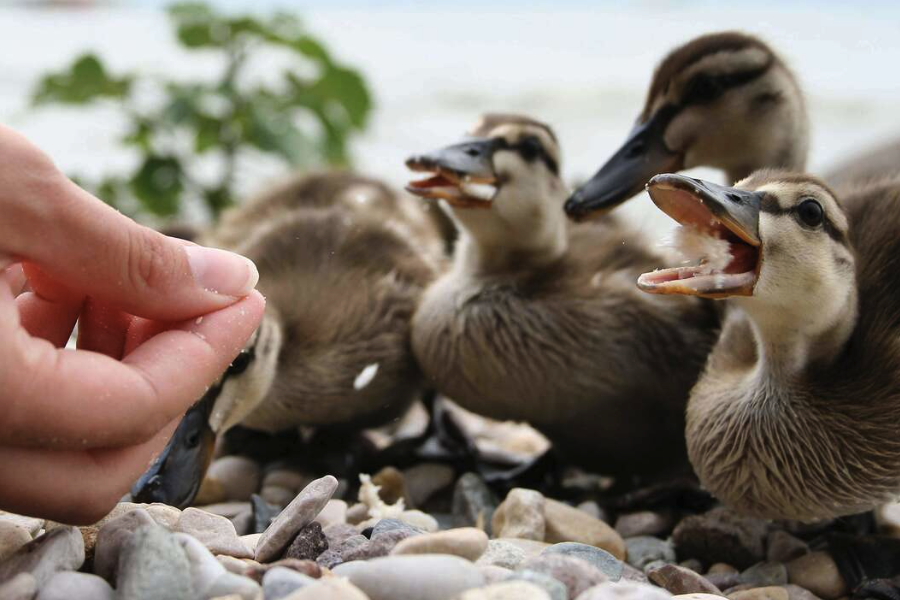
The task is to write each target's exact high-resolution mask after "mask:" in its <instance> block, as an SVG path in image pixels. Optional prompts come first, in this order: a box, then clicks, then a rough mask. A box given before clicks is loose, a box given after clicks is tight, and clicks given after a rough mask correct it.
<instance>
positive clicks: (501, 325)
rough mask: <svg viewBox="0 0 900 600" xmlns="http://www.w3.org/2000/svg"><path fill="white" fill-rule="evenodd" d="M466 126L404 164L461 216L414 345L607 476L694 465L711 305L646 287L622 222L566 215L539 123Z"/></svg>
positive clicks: (549, 140) (422, 187) (476, 405)
mask: <svg viewBox="0 0 900 600" xmlns="http://www.w3.org/2000/svg"><path fill="white" fill-rule="evenodd" d="M472 136H474V137H472V138H469V139H467V140H466V141H464V142H463V143H460V144H457V145H452V146H449V147H446V148H444V149H442V150H438V151H436V152H433V153H430V154H423V155H419V156H414V157H412V158H410V159H409V160H408V161H407V165H408V166H409V168H411V169H412V170H414V171H421V172H425V173H427V174H428V175H429V177H428V178H426V179H423V180H420V181H414V182H412V183H411V184H410V186H409V187H408V188H407V189H408V190H409V191H411V192H412V193H414V194H417V195H419V196H421V197H423V198H432V199H439V200H441V201H442V204H444V205H445V206H446V208H447V210H448V211H449V213H450V215H451V217H452V218H453V220H454V221H455V222H456V225H457V227H458V228H459V240H458V242H457V245H456V248H455V251H454V256H453V265H452V267H451V268H450V270H449V271H448V272H447V273H446V274H444V275H443V276H442V277H440V278H439V279H438V280H437V281H435V282H434V283H433V284H432V285H431V286H430V287H429V288H428V290H427V291H426V292H425V294H424V296H423V298H422V302H421V304H420V306H419V309H418V310H417V311H416V313H415V316H414V318H413V324H412V344H413V350H414V352H415V355H416V358H417V359H418V360H419V364H420V365H421V367H422V369H423V371H424V372H425V374H426V376H427V377H428V378H429V379H430V380H431V382H433V384H434V385H435V386H436V388H437V389H438V390H439V391H441V392H443V393H444V394H446V395H447V396H448V397H450V398H452V399H453V400H455V401H456V402H458V403H459V404H461V405H462V406H463V407H465V408H467V409H469V410H472V411H474V412H477V413H480V414H483V415H487V416H490V417H494V418H499V419H514V420H524V421H528V422H529V423H531V424H532V425H534V426H536V427H537V428H539V429H541V430H542V431H543V432H544V433H546V434H547V435H548V436H549V437H550V438H551V439H552V440H553V441H554V442H555V444H556V446H557V448H559V449H560V450H562V451H563V452H564V453H566V454H568V455H569V457H570V458H572V459H574V460H576V461H578V462H581V463H582V464H585V465H589V466H590V467H592V468H597V469H600V470H602V471H603V472H607V473H613V474H628V475H635V474H660V473H664V472H674V471H677V470H679V469H681V468H686V466H687V461H686V454H685V450H684V434H683V431H684V429H683V426H684V407H685V403H686V400H687V397H688V392H689V390H690V388H691V386H692V385H693V384H694V382H695V381H696V378H697V376H698V374H699V370H700V368H701V366H702V364H703V362H704V361H705V358H706V355H707V352H708V351H709V349H710V347H711V344H712V343H713V341H714V339H715V336H716V333H717V319H716V316H715V314H714V311H713V310H712V308H711V306H710V305H709V304H708V303H706V302H705V301H701V300H699V299H696V298H681V299H679V300H678V301H675V302H668V301H667V300H662V301H660V299H656V298H653V297H651V296H647V295H644V294H641V293H640V292H639V291H638V290H637V289H636V288H635V286H634V278H635V277H636V275H637V274H638V273H639V272H641V271H642V270H646V268H647V267H648V265H650V264H653V262H654V261H656V260H658V258H656V257H655V256H654V255H653V254H652V253H651V252H649V251H648V250H647V244H645V243H643V242H642V241H641V240H640V239H639V237H638V236H637V235H636V234H635V233H634V232H631V231H627V230H625V229H624V228H623V227H622V226H620V225H619V224H617V223H616V221H614V220H612V219H610V218H606V219H602V220H599V221H595V222H591V223H587V224H581V225H570V224H569V222H568V221H567V219H566V218H565V215H564V213H563V211H562V204H563V201H564V200H565V198H566V195H567V193H568V192H567V189H566V187H565V185H564V184H563V182H562V180H561V179H560V176H559V165H560V155H559V146H558V143H557V140H556V136H555V135H554V133H553V131H552V130H551V129H550V128H549V127H548V126H547V125H545V124H543V123H540V122H537V121H534V120H532V119H529V118H527V117H522V116H516V115H487V116H485V117H484V118H482V120H481V121H480V122H479V124H478V125H477V126H476V127H475V128H474V130H473V131H472Z"/></svg>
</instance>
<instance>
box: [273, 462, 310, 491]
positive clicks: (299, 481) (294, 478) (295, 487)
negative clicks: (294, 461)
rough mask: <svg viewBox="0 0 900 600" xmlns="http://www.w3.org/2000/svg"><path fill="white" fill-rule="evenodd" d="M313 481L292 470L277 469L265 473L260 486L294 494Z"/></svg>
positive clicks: (307, 476)
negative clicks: (273, 487) (282, 489)
mask: <svg viewBox="0 0 900 600" xmlns="http://www.w3.org/2000/svg"><path fill="white" fill-rule="evenodd" d="M312 480H313V478H312V477H310V476H309V475H304V474H303V473H301V472H300V471H297V470H294V469H286V468H278V469H272V470H270V471H267V472H266V474H265V475H264V476H263V480H262V486H261V487H266V486H275V487H280V488H284V489H286V490H290V491H291V492H293V493H294V494H296V493H297V492H299V491H300V490H302V489H303V488H305V487H306V486H307V485H309V483H310V482H311V481H312Z"/></svg>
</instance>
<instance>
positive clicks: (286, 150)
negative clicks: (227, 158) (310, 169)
mask: <svg viewBox="0 0 900 600" xmlns="http://www.w3.org/2000/svg"><path fill="white" fill-rule="evenodd" d="M243 133H244V140H245V141H246V142H247V143H249V144H251V145H253V146H255V147H257V148H259V149H260V150H264V151H266V152H272V153H274V154H278V155H279V156H281V157H282V158H284V159H285V160H286V161H287V162H288V163H289V164H291V165H300V164H304V163H306V162H308V160H309V156H308V155H309V151H310V144H309V142H308V140H307V139H306V136H305V135H304V134H303V132H302V131H300V129H299V128H297V126H296V125H295V124H294V123H293V122H292V121H291V120H290V118H288V117H287V116H286V115H284V114H282V113H280V112H279V111H277V110H273V107H272V106H271V105H269V103H267V102H262V101H260V100H258V101H257V102H256V103H253V104H250V105H248V106H247V108H246V113H245V115H244V121H243Z"/></svg>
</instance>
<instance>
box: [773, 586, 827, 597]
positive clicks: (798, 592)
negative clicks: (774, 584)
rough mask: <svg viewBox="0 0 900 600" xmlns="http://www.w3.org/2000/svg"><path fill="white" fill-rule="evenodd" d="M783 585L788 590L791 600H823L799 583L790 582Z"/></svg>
mask: <svg viewBox="0 0 900 600" xmlns="http://www.w3.org/2000/svg"><path fill="white" fill-rule="evenodd" d="M781 587H783V588H784V589H785V590H787V593H788V598H790V600H821V598H819V597H818V596H816V595H815V594H813V593H812V592H810V591H809V590H806V589H803V588H802V587H800V586H799V585H794V584H792V583H789V584H787V585H783V586H781Z"/></svg>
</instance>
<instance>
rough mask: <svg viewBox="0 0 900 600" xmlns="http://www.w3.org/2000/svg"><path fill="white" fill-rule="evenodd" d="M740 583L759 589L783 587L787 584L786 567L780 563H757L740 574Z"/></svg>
mask: <svg viewBox="0 0 900 600" xmlns="http://www.w3.org/2000/svg"><path fill="white" fill-rule="evenodd" d="M740 581H741V583H749V584H752V585H753V586H755V587H761V588H762V587H771V586H778V585H785V584H786V583H787V582H788V575H787V567H785V566H784V564H783V563H780V562H761V563H757V564H755V565H753V566H752V567H750V568H749V569H747V570H746V571H744V572H743V573H741V575H740Z"/></svg>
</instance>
